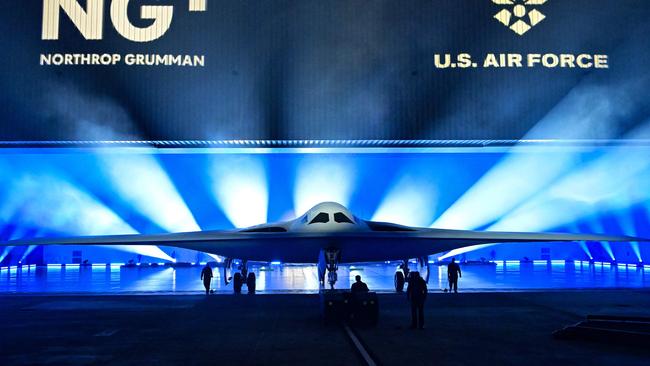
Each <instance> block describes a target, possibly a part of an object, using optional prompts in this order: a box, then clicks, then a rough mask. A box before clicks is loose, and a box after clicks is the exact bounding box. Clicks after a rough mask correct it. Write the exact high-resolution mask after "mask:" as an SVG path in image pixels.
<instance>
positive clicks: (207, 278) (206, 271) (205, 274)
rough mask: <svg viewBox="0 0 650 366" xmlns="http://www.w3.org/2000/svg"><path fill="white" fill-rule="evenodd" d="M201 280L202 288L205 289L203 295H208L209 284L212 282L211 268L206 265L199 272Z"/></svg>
mask: <svg viewBox="0 0 650 366" xmlns="http://www.w3.org/2000/svg"><path fill="white" fill-rule="evenodd" d="M201 279H202V280H203V286H204V287H205V294H206V295H208V294H210V282H212V268H210V266H208V265H207V264H206V265H205V267H203V269H202V270H201Z"/></svg>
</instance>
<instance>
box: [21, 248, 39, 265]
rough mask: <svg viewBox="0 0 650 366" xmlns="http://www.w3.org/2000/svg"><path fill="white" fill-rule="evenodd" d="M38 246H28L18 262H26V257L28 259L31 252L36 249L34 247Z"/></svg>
mask: <svg viewBox="0 0 650 366" xmlns="http://www.w3.org/2000/svg"><path fill="white" fill-rule="evenodd" d="M36 247H37V245H30V246H28V247H27V249H25V252H24V253H23V256H22V258H20V260H19V261H18V263H22V262H24V261H25V259H27V256H28V255H30V254H32V252H33V251H34V249H36Z"/></svg>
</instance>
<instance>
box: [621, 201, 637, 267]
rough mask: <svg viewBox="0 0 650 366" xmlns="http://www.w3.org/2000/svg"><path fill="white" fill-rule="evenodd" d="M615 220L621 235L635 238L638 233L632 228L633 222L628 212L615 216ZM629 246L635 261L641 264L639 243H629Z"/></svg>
mask: <svg viewBox="0 0 650 366" xmlns="http://www.w3.org/2000/svg"><path fill="white" fill-rule="evenodd" d="M616 218H617V221H618V223H619V225H620V226H621V228H622V229H623V233H625V235H630V236H637V234H638V233H637V230H636V227H635V226H634V221H633V218H632V216H631V212H630V210H624V211H622V212H621V213H620V214H619V215H618V216H616ZM629 245H630V248H631V249H632V252H633V253H634V255H635V256H636V258H637V260H638V261H639V262H643V260H642V259H641V250H640V248H639V243H638V242H630V243H629Z"/></svg>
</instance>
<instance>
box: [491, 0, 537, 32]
mask: <svg viewBox="0 0 650 366" xmlns="http://www.w3.org/2000/svg"><path fill="white" fill-rule="evenodd" d="M546 1H547V0H492V2H493V3H495V4H497V5H503V6H504V7H505V8H504V9H502V10H501V11H500V12H498V13H496V14H495V15H494V18H495V19H496V20H498V21H499V22H501V24H503V25H505V26H506V27H508V28H510V29H511V30H512V31H513V32H515V33H517V34H518V35H520V36H521V35H523V34H524V33H526V32H528V31H529V30H530V28H532V27H534V26H536V25H537V24H538V23H539V22H541V21H542V20H544V18H546V16H545V15H544V14H542V13H541V12H540V11H539V10H537V9H533V8H532V7H533V6H536V5H542V4H544V3H546Z"/></svg>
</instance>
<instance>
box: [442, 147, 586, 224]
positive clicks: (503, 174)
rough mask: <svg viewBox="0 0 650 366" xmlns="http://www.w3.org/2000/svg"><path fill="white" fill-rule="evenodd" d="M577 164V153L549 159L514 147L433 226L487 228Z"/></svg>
mask: <svg viewBox="0 0 650 366" xmlns="http://www.w3.org/2000/svg"><path fill="white" fill-rule="evenodd" d="M576 162H577V156H576V153H575V151H569V152H558V153H557V154H554V155H553V158H552V159H549V156H548V152H539V151H537V152H535V151H532V152H527V151H526V148H523V147H522V148H514V149H513V150H512V151H511V153H510V155H509V156H507V157H505V158H504V159H503V160H502V161H501V162H499V163H498V164H497V165H496V166H495V167H494V168H492V170H490V171H489V172H488V173H486V174H485V175H484V176H483V177H482V178H481V179H480V180H479V181H478V182H477V183H475V184H474V185H473V186H472V187H471V188H470V189H469V190H467V192H465V194H463V196H461V198H460V199H458V200H457V201H456V202H455V203H454V204H453V205H452V206H451V207H449V208H448V209H447V210H446V211H445V212H444V213H443V214H442V215H441V216H440V217H439V218H438V219H437V220H436V221H435V222H434V223H433V224H432V225H431V226H432V227H437V228H445V229H476V228H479V227H482V226H484V225H487V224H489V223H490V222H493V221H495V220H497V219H499V218H500V217H502V216H503V215H505V214H507V213H508V212H509V211H511V210H512V209H513V208H515V207H516V206H517V205H519V204H520V203H521V202H522V201H524V200H526V199H527V198H528V197H530V196H531V195H533V194H535V193H537V192H538V191H540V190H541V189H543V188H545V187H546V186H547V185H548V184H549V183H551V182H552V181H553V180H554V179H556V178H557V177H558V176H559V175H561V174H562V173H564V172H565V171H566V170H567V169H569V168H570V167H572V166H573V165H574V164H575V163H576Z"/></svg>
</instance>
